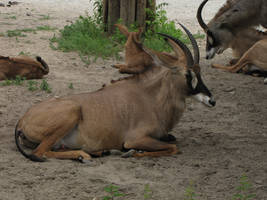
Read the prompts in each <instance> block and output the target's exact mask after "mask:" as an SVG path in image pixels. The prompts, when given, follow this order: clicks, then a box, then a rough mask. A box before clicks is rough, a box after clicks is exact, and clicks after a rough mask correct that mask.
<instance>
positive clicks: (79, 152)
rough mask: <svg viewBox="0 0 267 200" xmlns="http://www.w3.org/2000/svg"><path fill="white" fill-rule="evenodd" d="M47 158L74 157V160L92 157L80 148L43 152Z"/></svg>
mask: <svg viewBox="0 0 267 200" xmlns="http://www.w3.org/2000/svg"><path fill="white" fill-rule="evenodd" d="M44 156H45V157H47V158H58V159H75V160H80V159H81V160H91V159H92V157H91V156H90V155H89V154H87V153H85V152H84V151H82V150H76V151H60V152H55V151H48V152H45V153H44Z"/></svg>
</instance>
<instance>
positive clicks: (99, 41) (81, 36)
mask: <svg viewBox="0 0 267 200" xmlns="http://www.w3.org/2000/svg"><path fill="white" fill-rule="evenodd" d="M50 41H51V43H57V49H59V50H62V51H65V52H69V51H77V52H79V53H80V54H81V55H93V56H95V57H103V58H107V57H110V56H116V55H118V52H119V51H120V50H121V49H120V48H119V46H118V44H116V43H115V42H114V41H112V40H110V38H108V37H107V35H106V34H105V33H104V31H103V27H102V26H101V25H99V24H96V23H95V21H94V19H93V18H91V17H80V18H79V19H78V20H77V21H76V22H75V23H73V24H71V25H67V26H65V27H64V29H63V30H60V37H55V36H54V37H53V38H51V39H50Z"/></svg>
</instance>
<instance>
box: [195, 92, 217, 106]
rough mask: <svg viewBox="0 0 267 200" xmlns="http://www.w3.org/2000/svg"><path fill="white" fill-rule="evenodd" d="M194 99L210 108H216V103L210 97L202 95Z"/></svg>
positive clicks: (197, 95)
mask: <svg viewBox="0 0 267 200" xmlns="http://www.w3.org/2000/svg"><path fill="white" fill-rule="evenodd" d="M193 98H194V99H196V100H197V101H199V102H201V103H203V104H205V105H206V106H209V107H213V106H215V103H216V102H215V100H214V99H213V98H212V97H209V96H207V95H204V94H202V93H199V94H196V95H194V96H193Z"/></svg>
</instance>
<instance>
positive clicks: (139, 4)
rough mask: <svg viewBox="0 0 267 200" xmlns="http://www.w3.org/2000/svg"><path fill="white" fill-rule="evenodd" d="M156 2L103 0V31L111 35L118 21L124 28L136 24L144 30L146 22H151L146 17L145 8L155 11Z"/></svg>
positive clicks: (149, 17) (150, 0)
mask: <svg viewBox="0 0 267 200" xmlns="http://www.w3.org/2000/svg"><path fill="white" fill-rule="evenodd" d="M155 6H156V0H103V22H104V24H105V27H106V28H105V31H107V32H108V33H112V32H113V30H114V24H115V23H117V22H118V20H119V19H121V20H122V23H123V24H124V25H126V26H128V27H129V26H130V25H131V24H137V25H138V26H141V27H143V28H145V25H146V23H145V21H146V20H150V21H151V20H153V19H152V18H151V16H149V15H147V13H146V8H149V9H150V10H152V11H155V8H156V7H155Z"/></svg>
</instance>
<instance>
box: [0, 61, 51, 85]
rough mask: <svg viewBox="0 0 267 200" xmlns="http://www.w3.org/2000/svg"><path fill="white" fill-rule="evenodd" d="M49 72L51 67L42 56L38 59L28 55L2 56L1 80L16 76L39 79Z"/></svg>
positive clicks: (0, 65) (0, 63)
mask: <svg viewBox="0 0 267 200" xmlns="http://www.w3.org/2000/svg"><path fill="white" fill-rule="evenodd" d="M48 72H49V67H48V65H47V64H46V62H45V61H44V60H43V59H42V58H41V57H40V56H37V57H36V60H34V59H32V58H30V57H28V56H17V57H5V56H0V80H5V79H14V78H16V76H20V77H24V78H26V79H39V78H42V77H43V76H44V75H46V74H48Z"/></svg>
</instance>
